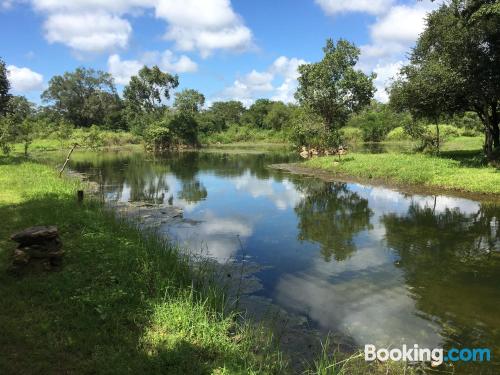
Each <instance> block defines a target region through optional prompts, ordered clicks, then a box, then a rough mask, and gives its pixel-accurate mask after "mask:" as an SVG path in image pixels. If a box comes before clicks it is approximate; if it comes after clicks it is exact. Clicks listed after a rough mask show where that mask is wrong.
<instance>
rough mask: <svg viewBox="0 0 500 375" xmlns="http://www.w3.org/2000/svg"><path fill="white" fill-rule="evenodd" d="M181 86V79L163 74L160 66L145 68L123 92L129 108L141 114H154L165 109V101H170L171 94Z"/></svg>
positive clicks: (131, 80)
mask: <svg viewBox="0 0 500 375" xmlns="http://www.w3.org/2000/svg"><path fill="white" fill-rule="evenodd" d="M177 86H179V77H178V76H177V75H171V74H169V73H165V72H162V71H161V70H160V68H158V66H156V65H155V66H153V67H152V68H148V67H147V66H144V67H143V68H142V69H141V70H139V73H138V74H137V75H135V76H133V77H132V78H131V79H130V82H129V84H128V85H127V86H125V88H124V90H123V96H124V98H125V100H126V103H127V105H128V106H131V107H132V108H133V109H135V110H137V111H139V112H146V113H148V112H153V111H155V110H157V109H159V108H160V109H162V108H164V107H165V104H164V103H163V100H164V99H165V100H168V99H170V92H171V91H172V90H173V89H175V88H176V87H177Z"/></svg>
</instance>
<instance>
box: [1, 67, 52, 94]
mask: <svg viewBox="0 0 500 375" xmlns="http://www.w3.org/2000/svg"><path fill="white" fill-rule="evenodd" d="M7 78H8V79H9V82H10V84H11V86H12V90H13V91H14V92H16V93H26V92H30V91H36V90H40V89H42V88H43V75H41V74H40V73H37V72H34V71H33V70H31V69H29V68H19V67H17V66H15V65H8V66H7Z"/></svg>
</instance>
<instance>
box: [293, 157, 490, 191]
mask: <svg viewBox="0 0 500 375" xmlns="http://www.w3.org/2000/svg"><path fill="white" fill-rule="evenodd" d="M454 156H455V157H456V160H454V159H452V158H451V157H454ZM467 161H468V162H469V163H470V164H472V165H477V164H480V162H479V161H478V162H477V163H474V162H473V161H471V159H470V158H468V157H465V156H464V157H463V159H462V160H460V156H456V155H450V154H448V155H443V156H442V157H437V156H431V155H425V154H402V153H385V154H361V153H350V154H348V155H347V156H345V157H344V158H343V159H342V161H341V162H338V158H337V157H320V158H314V159H311V160H307V161H305V162H304V163H302V165H303V166H305V167H309V168H317V169H321V170H326V171H329V172H332V173H333V174H334V175H335V174H339V175H344V176H353V177H360V178H366V179H377V180H379V181H383V182H387V183H395V184H402V185H423V186H427V187H434V188H440V189H453V190H461V191H465V192H473V193H495V194H498V193H500V171H499V170H498V169H497V168H494V167H490V166H475V167H468V166H464V164H467Z"/></svg>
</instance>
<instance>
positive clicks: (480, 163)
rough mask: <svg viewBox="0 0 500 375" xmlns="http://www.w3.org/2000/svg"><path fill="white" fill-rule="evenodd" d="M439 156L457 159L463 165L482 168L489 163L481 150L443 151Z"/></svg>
mask: <svg viewBox="0 0 500 375" xmlns="http://www.w3.org/2000/svg"><path fill="white" fill-rule="evenodd" d="M437 156H438V157H441V158H443V159H451V160H456V161H458V162H459V163H460V166H462V167H471V168H480V167H485V166H487V165H488V161H487V159H486V158H485V156H484V154H483V152H482V151H480V150H453V151H441V152H440V153H439V155H437Z"/></svg>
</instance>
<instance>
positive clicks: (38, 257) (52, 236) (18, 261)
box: [10, 226, 64, 269]
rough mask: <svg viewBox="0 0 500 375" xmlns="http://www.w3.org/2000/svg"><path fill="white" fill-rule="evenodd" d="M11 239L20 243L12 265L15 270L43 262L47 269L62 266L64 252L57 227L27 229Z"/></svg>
mask: <svg viewBox="0 0 500 375" xmlns="http://www.w3.org/2000/svg"><path fill="white" fill-rule="evenodd" d="M10 239H11V240H12V241H15V242H17V243H18V245H17V249H16V250H15V251H14V256H13V260H12V264H13V266H14V267H15V268H21V267H24V266H27V265H28V264H29V263H31V262H33V261H34V262H41V263H43V265H44V266H45V268H47V269H51V268H52V267H57V266H59V265H61V262H62V257H63V255H64V250H62V242H61V239H60V238H59V231H58V229H57V227H56V226H38V227H31V228H27V229H25V230H23V231H21V232H18V233H15V234H13V235H12V236H11V237H10Z"/></svg>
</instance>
